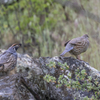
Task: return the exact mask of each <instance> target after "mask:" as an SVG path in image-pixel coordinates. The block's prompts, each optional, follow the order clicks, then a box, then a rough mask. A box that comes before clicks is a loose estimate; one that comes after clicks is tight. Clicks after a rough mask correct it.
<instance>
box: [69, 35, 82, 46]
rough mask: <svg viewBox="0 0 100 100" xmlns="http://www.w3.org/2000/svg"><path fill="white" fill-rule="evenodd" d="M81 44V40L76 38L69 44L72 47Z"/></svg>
mask: <svg viewBox="0 0 100 100" xmlns="http://www.w3.org/2000/svg"><path fill="white" fill-rule="evenodd" d="M82 42H83V38H81V37H78V38H75V39H72V40H71V41H70V42H69V43H70V44H72V45H80V44H81V43H82Z"/></svg>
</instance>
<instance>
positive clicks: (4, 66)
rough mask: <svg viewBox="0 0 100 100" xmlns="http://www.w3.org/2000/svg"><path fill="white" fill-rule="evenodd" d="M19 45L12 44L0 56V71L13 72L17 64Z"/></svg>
mask: <svg viewBox="0 0 100 100" xmlns="http://www.w3.org/2000/svg"><path fill="white" fill-rule="evenodd" d="M20 46H21V44H13V45H12V46H11V47H9V48H8V49H7V50H6V51H5V52H4V53H2V54H1V55H0V71H2V72H9V71H11V70H13V69H14V68H15V66H16V64H17V52H16V51H17V49H18V48H19V47H20Z"/></svg>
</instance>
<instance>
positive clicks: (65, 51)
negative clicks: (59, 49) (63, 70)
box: [60, 47, 73, 56]
mask: <svg viewBox="0 0 100 100" xmlns="http://www.w3.org/2000/svg"><path fill="white" fill-rule="evenodd" d="M72 49H73V47H71V48H70V49H68V50H67V49H65V50H64V51H63V53H62V54H60V56H63V55H64V54H65V53H67V52H69V51H70V50H72Z"/></svg>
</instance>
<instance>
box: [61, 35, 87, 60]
mask: <svg viewBox="0 0 100 100" xmlns="http://www.w3.org/2000/svg"><path fill="white" fill-rule="evenodd" d="M64 46H65V50H64V51H63V52H62V53H61V54H60V56H64V55H65V53H67V52H69V53H70V54H72V55H74V56H76V58H77V59H79V60H80V58H79V55H80V54H81V53H83V52H85V51H86V50H87V48H88V47H89V36H88V35H87V34H84V35H83V36H81V37H78V38H74V39H72V40H69V41H67V42H66V43H65V44H64Z"/></svg>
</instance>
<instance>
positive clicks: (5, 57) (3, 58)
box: [0, 52, 12, 64]
mask: <svg viewBox="0 0 100 100" xmlns="http://www.w3.org/2000/svg"><path fill="white" fill-rule="evenodd" d="M11 57H12V55H11V53H9V52H4V53H3V54H2V55H0V64H5V63H8V62H10V59H11Z"/></svg>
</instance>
